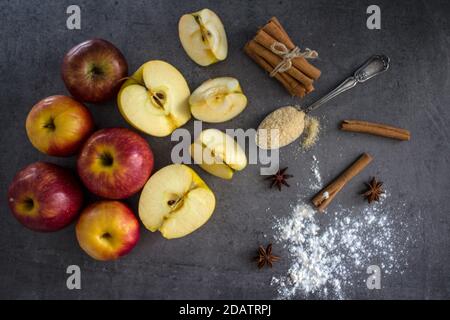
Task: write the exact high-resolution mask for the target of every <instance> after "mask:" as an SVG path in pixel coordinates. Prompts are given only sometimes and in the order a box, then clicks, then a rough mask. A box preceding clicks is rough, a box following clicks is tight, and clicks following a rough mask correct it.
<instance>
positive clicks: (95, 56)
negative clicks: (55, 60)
mask: <svg viewBox="0 0 450 320" xmlns="http://www.w3.org/2000/svg"><path fill="white" fill-rule="evenodd" d="M127 75H128V65H127V62H126V60H125V58H124V56H123V54H122V53H121V52H120V51H119V49H117V48H116V47H115V46H114V45H113V44H112V43H110V42H108V41H106V40H103V39H92V40H88V41H85V42H83V43H80V44H78V45H76V46H75V47H73V48H72V49H70V50H69V52H67V54H66V55H65V57H64V61H63V65H62V78H63V80H64V83H65V84H66V87H67V89H68V90H69V92H70V94H71V95H72V96H74V97H75V98H76V99H78V100H81V101H87V102H103V101H106V100H109V99H111V98H112V97H114V96H115V95H116V94H117V92H118V91H119V89H120V86H121V84H122V83H121V79H123V78H125V77H126V76H127Z"/></svg>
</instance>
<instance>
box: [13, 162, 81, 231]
mask: <svg viewBox="0 0 450 320" xmlns="http://www.w3.org/2000/svg"><path fill="white" fill-rule="evenodd" d="M8 204H9V207H10V209H11V211H12V213H13V214H14V216H15V217H16V218H17V220H19V222H20V223H22V224H23V225H24V226H25V227H27V228H29V229H31V230H35V231H42V232H50V231H57V230H60V229H62V228H64V227H65V226H67V225H68V224H70V223H71V222H72V221H73V220H74V219H75V218H76V216H77V215H78V212H79V210H80V209H81V206H82V205H83V192H82V189H81V185H80V183H79V182H78V180H77V179H76V178H75V176H73V175H72V173H71V172H70V171H69V170H67V169H64V168H62V167H60V166H57V165H55V164H51V163H45V162H35V163H33V164H30V165H29V166H27V167H26V168H24V169H22V170H21V171H19V172H18V173H17V174H16V176H15V177H14V180H13V182H12V183H11V185H10V186H9V190H8Z"/></svg>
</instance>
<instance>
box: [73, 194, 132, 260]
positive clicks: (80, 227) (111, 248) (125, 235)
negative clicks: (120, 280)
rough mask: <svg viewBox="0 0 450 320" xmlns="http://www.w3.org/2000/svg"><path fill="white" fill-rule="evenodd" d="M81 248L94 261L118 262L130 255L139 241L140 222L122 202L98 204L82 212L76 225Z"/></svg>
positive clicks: (102, 202)
mask: <svg viewBox="0 0 450 320" xmlns="http://www.w3.org/2000/svg"><path fill="white" fill-rule="evenodd" d="M76 235H77V240H78V243H79V245H80V247H81V248H82V249H83V250H84V251H85V252H86V253H87V254H88V255H89V256H91V257H92V258H94V259H96V260H101V261H107V260H115V259H118V258H120V257H122V256H124V255H126V254H127V253H129V252H130V251H131V250H132V249H133V248H134V246H135V245H136V243H137V242H138V240H139V222H138V220H137V218H136V216H135V215H134V213H133V211H131V209H130V208H129V207H128V206H126V205H125V204H123V203H122V202H120V201H99V202H96V203H93V204H91V205H90V206H88V207H87V208H85V209H84V210H83V212H82V213H81V215H80V219H79V220H78V222H77V225H76Z"/></svg>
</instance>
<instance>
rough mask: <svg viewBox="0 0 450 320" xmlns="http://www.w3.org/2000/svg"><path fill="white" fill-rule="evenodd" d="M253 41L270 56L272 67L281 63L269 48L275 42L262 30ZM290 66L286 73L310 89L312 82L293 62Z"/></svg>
mask: <svg viewBox="0 0 450 320" xmlns="http://www.w3.org/2000/svg"><path fill="white" fill-rule="evenodd" d="M254 40H255V41H256V42H258V43H259V44H260V45H262V46H263V47H264V48H266V49H267V55H269V56H270V60H271V64H272V65H273V66H277V65H278V64H279V63H280V62H281V61H283V59H281V58H280V57H279V56H277V55H276V54H275V53H273V52H272V51H271V46H272V44H273V43H274V42H275V41H276V40H275V39H274V38H272V37H271V36H270V35H269V34H268V33H266V32H265V31H264V30H259V31H258V33H257V34H256V36H255V39H254ZM272 62H273V63H272ZM292 64H293V65H292V67H291V68H290V69H289V70H287V71H286V72H287V73H288V74H289V75H291V76H292V77H293V78H295V79H296V80H298V81H299V82H301V83H302V84H303V86H304V87H310V86H311V85H312V84H313V81H314V80H313V79H311V78H309V77H308V76H307V75H305V74H304V73H303V72H302V71H301V70H299V69H298V68H297V67H296V66H295V65H294V61H292Z"/></svg>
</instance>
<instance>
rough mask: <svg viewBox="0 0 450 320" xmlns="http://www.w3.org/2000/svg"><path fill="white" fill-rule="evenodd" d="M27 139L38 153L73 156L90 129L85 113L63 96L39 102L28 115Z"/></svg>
mask: <svg viewBox="0 0 450 320" xmlns="http://www.w3.org/2000/svg"><path fill="white" fill-rule="evenodd" d="M26 129H27V135H28V139H30V141H31V143H32V144H33V146H34V147H35V148H36V149H38V150H39V151H41V152H43V153H45V154H48V155H51V156H59V157H65V156H70V155H73V154H75V153H76V152H77V151H78V150H79V149H80V148H81V146H82V144H83V143H84V141H85V140H86V139H87V138H88V137H89V136H90V134H91V133H92V131H93V129H94V121H93V119H92V115H91V113H90V112H89V110H88V109H87V108H86V107H85V106H84V105H83V104H81V103H80V102H78V101H76V100H74V99H72V98H70V97H66V96H61V95H58V96H51V97H48V98H45V99H43V100H41V101H39V102H38V103H37V104H36V105H34V106H33V108H32V109H31V111H30V112H29V113H28V116H27V121H26Z"/></svg>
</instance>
